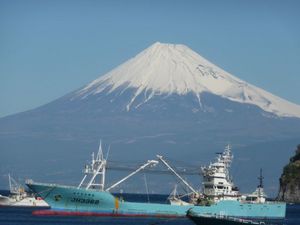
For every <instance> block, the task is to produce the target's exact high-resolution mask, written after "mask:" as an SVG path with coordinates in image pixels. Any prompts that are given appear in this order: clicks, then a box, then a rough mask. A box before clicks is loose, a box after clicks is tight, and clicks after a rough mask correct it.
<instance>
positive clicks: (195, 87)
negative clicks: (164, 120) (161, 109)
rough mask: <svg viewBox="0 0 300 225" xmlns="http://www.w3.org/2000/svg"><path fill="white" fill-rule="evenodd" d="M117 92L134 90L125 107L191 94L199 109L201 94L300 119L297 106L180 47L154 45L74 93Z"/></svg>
mask: <svg viewBox="0 0 300 225" xmlns="http://www.w3.org/2000/svg"><path fill="white" fill-rule="evenodd" d="M117 88H121V89H123V90H126V89H128V88H132V89H134V90H135V94H134V96H133V97H132V98H131V99H130V101H129V102H128V105H127V110H130V107H131V105H132V103H133V102H134V101H135V99H136V97H137V96H139V95H140V94H143V95H144V101H143V102H141V103H140V104H142V103H144V102H147V101H149V100H150V99H151V98H152V97H153V96H155V95H160V94H178V95H185V94H187V93H190V92H191V93H194V94H195V96H196V97H197V98H198V100H199V104H200V106H201V93H203V92H209V93H212V94H215V95H218V96H221V97H223V98H227V99H229V100H231V101H235V102H240V103H248V104H253V105H256V106H258V107H260V108H261V109H263V110H264V111H267V112H271V113H273V114H275V115H277V116H284V117H300V106H299V105H296V104H293V103H291V102H288V101H286V100H284V99H282V98H279V97H277V96H275V95H273V94H271V93H269V92H267V91H264V90H262V89H260V88H258V87H255V86H254V85H251V84H248V83H247V82H245V81H243V80H240V79H238V78H237V77H235V76H233V75H231V74H229V73H227V72H226V71H224V70H222V69H221V68H219V67H217V66H216V65H214V64H212V63H211V62H209V61H208V60H206V59H204V58H203V57H202V56H200V55H199V54H197V53H196V52H194V51H193V50H191V49H190V48H188V47H187V46H184V45H174V44H162V43H159V42H157V43H155V44H153V45H151V46H150V47H148V48H147V49H145V50H144V51H142V52H141V53H139V54H138V55H136V56H135V57H134V58H132V59H130V60H128V61H127V62H125V63H123V64H122V65H120V66H118V67H117V68H115V69H113V70H112V71H110V72H109V73H107V74H105V75H104V76H101V77H99V78H98V79H96V80H94V81H92V82H91V83H90V84H88V85H86V86H85V87H84V88H83V89H81V90H79V91H78V92H77V93H76V96H75V98H87V97H88V96H89V95H96V94H98V93H101V92H103V91H104V90H109V92H113V91H114V90H116V89H117Z"/></svg>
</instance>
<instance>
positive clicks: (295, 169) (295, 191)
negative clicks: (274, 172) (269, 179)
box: [277, 145, 300, 203]
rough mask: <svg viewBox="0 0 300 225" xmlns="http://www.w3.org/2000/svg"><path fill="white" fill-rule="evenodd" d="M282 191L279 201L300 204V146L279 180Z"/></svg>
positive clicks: (280, 191)
mask: <svg viewBox="0 0 300 225" xmlns="http://www.w3.org/2000/svg"><path fill="white" fill-rule="evenodd" d="M279 182H280V190H279V194H278V197H277V199H278V200H280V201H285V202H291V203H300V145H298V146H297V149H296V154H295V156H293V157H292V158H290V162H289V164H287V165H286V166H285V167H284V168H283V173H282V175H281V177H280V179H279Z"/></svg>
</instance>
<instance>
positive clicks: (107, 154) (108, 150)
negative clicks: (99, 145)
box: [105, 145, 110, 161]
mask: <svg viewBox="0 0 300 225" xmlns="http://www.w3.org/2000/svg"><path fill="white" fill-rule="evenodd" d="M109 152H110V145H109V146H108V149H107V152H106V159H105V160H106V161H107V160H108V156H109Z"/></svg>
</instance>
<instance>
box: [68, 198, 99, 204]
mask: <svg viewBox="0 0 300 225" xmlns="http://www.w3.org/2000/svg"><path fill="white" fill-rule="evenodd" d="M71 202H75V203H76V202H77V203H83V204H94V205H98V204H99V202H100V201H99V200H94V199H87V198H72V199H71Z"/></svg>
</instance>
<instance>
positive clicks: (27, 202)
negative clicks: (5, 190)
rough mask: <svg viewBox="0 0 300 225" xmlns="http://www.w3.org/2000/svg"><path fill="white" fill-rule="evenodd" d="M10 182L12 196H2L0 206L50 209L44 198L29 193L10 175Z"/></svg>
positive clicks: (0, 196)
mask: <svg viewBox="0 0 300 225" xmlns="http://www.w3.org/2000/svg"><path fill="white" fill-rule="evenodd" d="M8 181H9V191H10V195H9V196H4V195H0V206H19V207H49V205H48V204H47V203H46V202H45V201H44V200H43V199H42V198H40V197H35V196H34V195H31V194H29V193H27V192H26V191H25V189H24V188H23V187H22V186H21V185H20V184H18V183H17V182H16V181H15V180H14V179H13V178H12V177H11V176H10V174H9V175H8Z"/></svg>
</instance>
